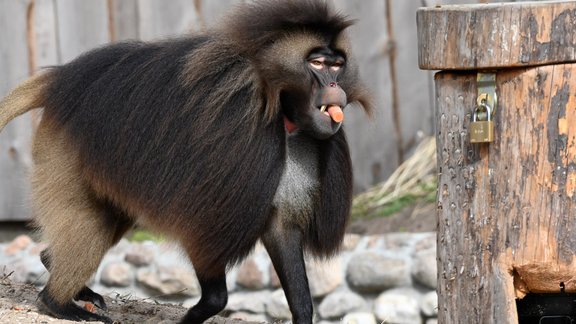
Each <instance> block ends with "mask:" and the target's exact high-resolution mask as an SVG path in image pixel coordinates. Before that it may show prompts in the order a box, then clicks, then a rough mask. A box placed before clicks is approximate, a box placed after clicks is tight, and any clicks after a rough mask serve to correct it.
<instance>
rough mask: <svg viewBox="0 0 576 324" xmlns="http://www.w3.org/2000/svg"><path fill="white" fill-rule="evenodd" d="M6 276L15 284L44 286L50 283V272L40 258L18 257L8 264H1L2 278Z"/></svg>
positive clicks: (0, 272) (0, 273)
mask: <svg viewBox="0 0 576 324" xmlns="http://www.w3.org/2000/svg"><path fill="white" fill-rule="evenodd" d="M3 275H6V276H8V278H9V279H10V280H12V281H14V282H24V283H29V284H33V285H35V286H43V285H45V284H46V283H47V281H48V277H49V275H48V271H47V270H46V268H45V267H44V265H43V264H42V262H40V258H39V257H32V258H30V257H18V258H17V259H15V260H13V261H11V262H9V263H8V264H5V265H4V264H0V276H3Z"/></svg>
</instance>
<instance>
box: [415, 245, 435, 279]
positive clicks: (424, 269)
mask: <svg viewBox="0 0 576 324" xmlns="http://www.w3.org/2000/svg"><path fill="white" fill-rule="evenodd" d="M412 277H413V278H414V281H416V282H418V283H420V284H422V285H424V286H425V287H428V288H431V289H436V287H437V286H438V268H437V266H436V249H435V248H431V249H427V250H422V251H418V252H416V254H415V255H414V264H413V265H412Z"/></svg>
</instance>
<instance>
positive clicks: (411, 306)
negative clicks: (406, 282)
mask: <svg viewBox="0 0 576 324" xmlns="http://www.w3.org/2000/svg"><path fill="white" fill-rule="evenodd" d="M419 299H420V298H419V294H418V292H416V291H415V290H413V289H412V288H398V289H392V290H388V291H385V292H383V293H382V294H380V295H379V296H378V298H377V299H376V300H375V301H374V314H375V315H376V317H377V319H378V320H379V321H382V322H385V323H395V324H421V323H422V319H421V317H420V300H419Z"/></svg>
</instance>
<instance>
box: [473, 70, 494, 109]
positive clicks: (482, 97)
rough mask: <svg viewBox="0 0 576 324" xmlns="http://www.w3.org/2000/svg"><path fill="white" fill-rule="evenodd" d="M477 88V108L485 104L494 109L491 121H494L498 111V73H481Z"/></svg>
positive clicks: (477, 79)
mask: <svg viewBox="0 0 576 324" xmlns="http://www.w3.org/2000/svg"><path fill="white" fill-rule="evenodd" d="M476 86H477V87H478V97H477V99H476V103H477V106H481V105H482V101H484V104H486V105H488V106H490V107H491V108H492V114H491V116H490V117H492V118H490V119H492V120H494V114H495V113H496V110H497V109H498V97H497V95H496V73H493V72H491V73H480V72H478V75H477V76H476Z"/></svg>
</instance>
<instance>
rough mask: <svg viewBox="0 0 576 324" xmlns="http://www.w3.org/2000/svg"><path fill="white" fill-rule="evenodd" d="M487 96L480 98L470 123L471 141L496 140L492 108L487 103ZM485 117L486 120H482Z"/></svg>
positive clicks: (484, 141)
mask: <svg viewBox="0 0 576 324" xmlns="http://www.w3.org/2000/svg"><path fill="white" fill-rule="evenodd" d="M486 101H487V100H486V98H483V99H482V100H479V104H478V105H477V106H476V109H475V110H474V113H472V122H471V123H470V143H489V142H492V141H494V122H493V121H492V108H490V106H488V104H487V103H486ZM482 119H484V120H482Z"/></svg>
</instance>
